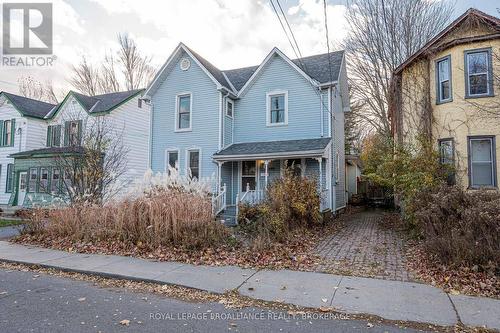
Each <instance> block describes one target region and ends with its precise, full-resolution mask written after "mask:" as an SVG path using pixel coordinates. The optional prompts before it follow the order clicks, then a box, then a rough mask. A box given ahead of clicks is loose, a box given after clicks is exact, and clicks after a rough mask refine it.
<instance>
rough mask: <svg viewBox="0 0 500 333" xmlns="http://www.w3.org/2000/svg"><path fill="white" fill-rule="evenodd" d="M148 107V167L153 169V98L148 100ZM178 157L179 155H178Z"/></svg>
mask: <svg viewBox="0 0 500 333" xmlns="http://www.w3.org/2000/svg"><path fill="white" fill-rule="evenodd" d="M147 104H149V106H150V109H149V112H150V113H151V114H150V116H149V147H148V149H149V163H148V164H149V169H151V170H153V116H154V104H153V100H152V99H151V100H149V103H147ZM179 158H180V156H179Z"/></svg>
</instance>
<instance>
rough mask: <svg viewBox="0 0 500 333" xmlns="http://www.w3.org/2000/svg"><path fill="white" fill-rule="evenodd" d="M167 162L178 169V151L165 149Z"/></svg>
mask: <svg viewBox="0 0 500 333" xmlns="http://www.w3.org/2000/svg"><path fill="white" fill-rule="evenodd" d="M167 163H168V166H169V167H171V168H174V169H177V170H179V151H177V150H172V151H167ZM167 171H168V169H167Z"/></svg>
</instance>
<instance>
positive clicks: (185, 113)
mask: <svg viewBox="0 0 500 333" xmlns="http://www.w3.org/2000/svg"><path fill="white" fill-rule="evenodd" d="M176 104H177V106H176V109H177V111H176V118H177V120H176V130H177V131H189V130H191V109H192V96H191V93H185V94H179V95H177V103H176Z"/></svg>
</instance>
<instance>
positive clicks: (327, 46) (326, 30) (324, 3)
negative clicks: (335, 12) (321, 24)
mask: <svg viewBox="0 0 500 333" xmlns="http://www.w3.org/2000/svg"><path fill="white" fill-rule="evenodd" d="M326 8H327V7H326V0H323V10H324V12H325V34H326V50H327V53H328V54H327V56H328V73H329V76H330V82H332V81H333V75H332V62H331V59H330V40H329V38H328V15H327V13H326Z"/></svg>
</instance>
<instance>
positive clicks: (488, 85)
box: [465, 50, 491, 97]
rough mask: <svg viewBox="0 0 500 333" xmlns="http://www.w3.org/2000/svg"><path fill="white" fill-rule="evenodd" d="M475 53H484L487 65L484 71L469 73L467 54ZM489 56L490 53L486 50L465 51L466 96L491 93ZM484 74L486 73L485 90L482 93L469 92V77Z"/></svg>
mask: <svg viewBox="0 0 500 333" xmlns="http://www.w3.org/2000/svg"><path fill="white" fill-rule="evenodd" d="M477 53H486V65H487V66H488V67H487V69H486V72H481V73H474V74H471V73H470V71H469V56H470V55H473V54H477ZM489 57H490V53H489V52H488V50H477V51H474V50H473V51H470V52H467V53H466V55H465V59H466V66H467V67H466V69H467V96H469V97H478V96H490V94H491V91H490V70H491V69H490V62H489ZM484 74H486V92H485V93H482V94H471V92H470V77H471V76H472V75H484Z"/></svg>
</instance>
